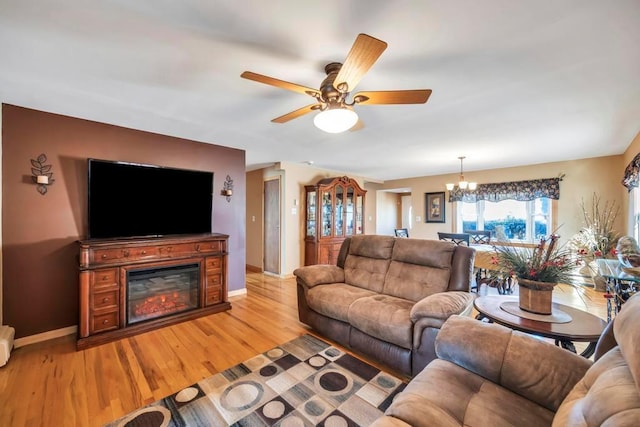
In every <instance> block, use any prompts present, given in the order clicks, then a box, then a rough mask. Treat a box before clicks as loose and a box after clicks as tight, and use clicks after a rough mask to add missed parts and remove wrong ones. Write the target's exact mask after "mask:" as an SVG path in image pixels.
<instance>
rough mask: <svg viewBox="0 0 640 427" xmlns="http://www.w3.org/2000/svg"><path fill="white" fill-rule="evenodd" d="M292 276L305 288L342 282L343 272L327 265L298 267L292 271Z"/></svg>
mask: <svg viewBox="0 0 640 427" xmlns="http://www.w3.org/2000/svg"><path fill="white" fill-rule="evenodd" d="M293 275H294V276H296V280H297V282H298V283H300V284H301V285H303V286H306V287H307V288H312V287H314V286H316V285H324V284H328V283H343V282H344V270H343V269H342V268H340V267H338V266H335V265H329V264H318V265H307V266H305V267H299V268H296V269H295V270H293Z"/></svg>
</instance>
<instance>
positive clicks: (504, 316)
mask: <svg viewBox="0 0 640 427" xmlns="http://www.w3.org/2000/svg"><path fill="white" fill-rule="evenodd" d="M513 301H515V302H516V303H517V301H518V297H507V296H482V297H478V298H476V299H475V301H474V303H473V306H474V307H475V309H476V310H478V312H479V313H480V314H479V315H478V316H477V318H478V319H482V318H486V319H488V320H489V321H492V322H495V323H499V324H501V325H503V326H507V327H509V328H511V329H515V330H517V331H521V332H526V333H528V334H532V335H537V336H541V337H545V338H551V339H553V340H555V343H556V345H559V346H561V347H562V348H565V349H567V350H570V351H573V352H574V353H575V352H576V349H575V346H574V345H573V342H588V343H589V345H588V346H587V348H586V349H585V350H584V351H583V352H582V353H581V356H584V357H587V358H589V357H591V356H592V355H593V353H594V351H595V348H596V342H597V341H598V339H599V338H600V335H601V334H602V332H603V331H604V329H605V327H606V326H607V322H606V321H604V320H603V319H601V318H599V317H598V316H594V315H593V314H590V313H587V312H586V311H583V310H579V309H577V308H573V307H570V306H568V305H564V304H558V303H555V302H554V303H553V308H554V309H555V310H559V311H561V312H564V313H566V314H568V315H569V316H570V317H571V320H569V321H566V322H564V323H554V322H547V321H540V320H532V319H526V318H524V317H521V316H518V315H515V314H511V313H509V312H507V311H505V310H504V309H503V308H501V305H502V304H503V303H505V302H513Z"/></svg>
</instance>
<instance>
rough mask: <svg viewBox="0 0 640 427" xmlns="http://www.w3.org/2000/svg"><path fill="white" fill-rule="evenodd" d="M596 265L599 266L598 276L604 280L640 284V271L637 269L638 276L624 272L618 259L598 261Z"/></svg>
mask: <svg viewBox="0 0 640 427" xmlns="http://www.w3.org/2000/svg"><path fill="white" fill-rule="evenodd" d="M596 264H597V265H598V274H600V275H601V276H602V277H604V278H610V279H618V280H627V281H630V282H635V283H640V269H637V271H638V275H635V274H630V273H629V272H628V271H625V270H624V268H623V266H622V264H620V261H618V260H617V259H598V260H596Z"/></svg>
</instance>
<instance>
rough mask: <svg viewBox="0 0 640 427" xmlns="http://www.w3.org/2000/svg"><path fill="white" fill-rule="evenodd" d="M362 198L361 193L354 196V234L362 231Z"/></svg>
mask: <svg viewBox="0 0 640 427" xmlns="http://www.w3.org/2000/svg"><path fill="white" fill-rule="evenodd" d="M362 199H363V197H362V196H361V195H358V196H356V230H355V234H362V233H363V229H362V221H363V219H362V217H363V216H364V207H363V206H362Z"/></svg>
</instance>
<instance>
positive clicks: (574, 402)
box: [553, 294, 640, 426]
mask: <svg viewBox="0 0 640 427" xmlns="http://www.w3.org/2000/svg"><path fill="white" fill-rule="evenodd" d="M613 322H614V323H613V332H614V335H615V338H616V341H617V343H618V345H617V346H616V347H614V348H613V349H611V350H609V351H608V352H607V353H605V354H604V355H603V356H602V357H601V358H600V359H598V360H597V361H596V362H595V363H594V364H593V365H592V366H591V368H589V370H588V371H587V373H586V374H585V376H584V377H583V378H582V379H581V380H580V381H579V382H578V383H577V384H576V385H575V387H574V388H573V389H572V390H571V392H570V393H569V394H568V395H567V397H566V398H565V399H564V401H563V402H562V404H561V405H560V408H558V411H557V413H556V416H555V417H554V419H553V425H554V426H559V425H569V424H570V425H612V426H613V425H616V426H627V425H628V426H631V425H633V426H638V425H640V328H638V325H639V324H640V294H636V295H634V296H633V297H631V298H629V300H628V301H627V302H626V303H625V304H624V305H623V306H622V310H621V311H620V313H619V314H618V316H616V317H615V318H614V320H613Z"/></svg>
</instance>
